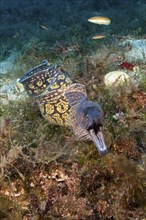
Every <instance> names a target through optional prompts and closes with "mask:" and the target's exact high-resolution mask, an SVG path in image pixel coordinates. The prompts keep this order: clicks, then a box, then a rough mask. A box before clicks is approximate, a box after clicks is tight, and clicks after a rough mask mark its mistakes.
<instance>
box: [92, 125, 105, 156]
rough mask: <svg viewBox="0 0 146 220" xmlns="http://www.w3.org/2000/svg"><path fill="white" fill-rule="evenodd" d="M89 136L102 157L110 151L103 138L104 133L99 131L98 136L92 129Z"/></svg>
mask: <svg viewBox="0 0 146 220" xmlns="http://www.w3.org/2000/svg"><path fill="white" fill-rule="evenodd" d="M89 134H90V137H91V140H92V141H93V142H94V144H95V146H96V148H97V150H98V152H99V154H100V155H102V156H103V155H105V154H107V153H108V149H107V146H106V144H105V142H104V137H103V133H102V131H98V133H97V134H96V133H95V131H94V129H90V130H89Z"/></svg>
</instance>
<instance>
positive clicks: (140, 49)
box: [120, 39, 146, 62]
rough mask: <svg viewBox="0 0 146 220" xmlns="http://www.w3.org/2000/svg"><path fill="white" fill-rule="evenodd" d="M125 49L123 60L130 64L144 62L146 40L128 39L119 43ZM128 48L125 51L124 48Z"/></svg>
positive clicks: (145, 58)
mask: <svg viewBox="0 0 146 220" xmlns="http://www.w3.org/2000/svg"><path fill="white" fill-rule="evenodd" d="M120 45H121V46H123V47H124V48H125V59H126V60H129V61H130V62H135V61H138V60H139V61H146V39H128V40H125V41H123V42H122V43H120ZM127 47H128V48H129V49H128V50H127V51H126V48H127Z"/></svg>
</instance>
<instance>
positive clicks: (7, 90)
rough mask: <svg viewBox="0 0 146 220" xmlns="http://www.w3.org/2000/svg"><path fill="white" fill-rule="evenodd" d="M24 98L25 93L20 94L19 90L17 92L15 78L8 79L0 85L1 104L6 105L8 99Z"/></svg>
mask: <svg viewBox="0 0 146 220" xmlns="http://www.w3.org/2000/svg"><path fill="white" fill-rule="evenodd" d="M19 90H20V89H19ZM20 91H21V90H20ZM25 98H26V93H22V94H21V93H20V92H18V89H17V87H16V81H15V80H12V81H9V82H7V83H5V84H3V85H2V86H1V87H0V100H1V103H3V104H6V105H7V104H8V103H9V101H15V100H17V101H18V100H22V99H25Z"/></svg>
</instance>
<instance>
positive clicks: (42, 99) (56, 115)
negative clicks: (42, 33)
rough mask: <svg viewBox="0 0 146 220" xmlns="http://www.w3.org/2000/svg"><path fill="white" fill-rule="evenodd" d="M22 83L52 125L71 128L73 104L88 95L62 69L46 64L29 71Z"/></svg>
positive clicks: (81, 86) (21, 80) (82, 87)
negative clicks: (70, 119)
mask: <svg viewBox="0 0 146 220" xmlns="http://www.w3.org/2000/svg"><path fill="white" fill-rule="evenodd" d="M41 68H42V69H41ZM20 82H21V83H23V85H24V87H25V89H26V91H27V93H28V94H29V95H33V96H35V98H36V101H37V103H38V105H39V108H40V111H41V113H42V115H43V116H44V118H45V119H46V120H47V121H49V122H50V123H51V124H58V125H66V126H69V124H70V123H69V115H70V110H71V106H72V104H74V103H78V101H79V99H80V98H81V97H82V96H83V94H84V95H85V93H86V91H85V88H84V86H83V85H80V84H76V83H73V82H72V80H71V79H70V78H69V77H68V74H67V73H66V72H64V71H63V70H62V69H60V68H58V67H55V66H47V65H46V63H45V65H44V64H42V66H41V65H39V69H38V67H36V68H33V69H32V70H31V71H28V72H27V73H26V74H25V75H24V76H23V77H22V78H21V79H20ZM72 114H73V113H72Z"/></svg>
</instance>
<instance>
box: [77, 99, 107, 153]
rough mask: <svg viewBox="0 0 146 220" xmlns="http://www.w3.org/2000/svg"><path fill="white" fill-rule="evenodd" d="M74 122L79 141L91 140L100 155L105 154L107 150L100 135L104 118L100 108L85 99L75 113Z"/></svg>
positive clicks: (101, 134)
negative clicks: (76, 124)
mask: <svg viewBox="0 0 146 220" xmlns="http://www.w3.org/2000/svg"><path fill="white" fill-rule="evenodd" d="M76 121H77V123H78V129H77V131H75V130H74V131H75V132H74V133H75V134H76V136H77V137H78V138H79V139H81V140H92V141H93V143H94V144H95V146H96V148H97V150H98V152H99V154H100V155H105V154H107V153H108V149H107V146H106V144H105V141H104V137H103V133H102V127H103V124H104V116H103V111H102V108H101V106H100V105H99V104H98V103H95V102H91V101H88V100H86V99H85V100H83V101H81V103H80V104H79V106H78V108H77V111H76Z"/></svg>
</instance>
